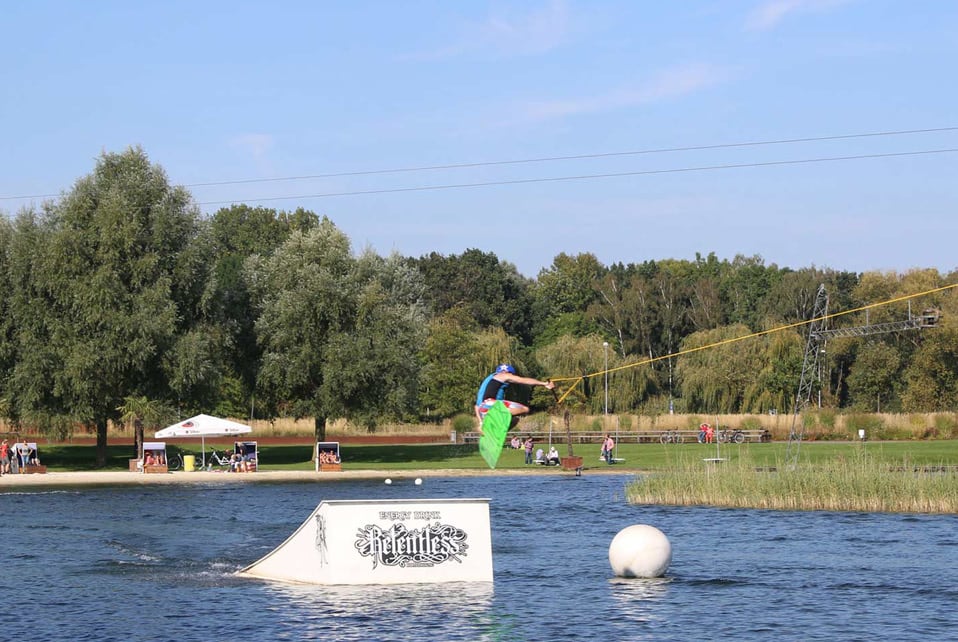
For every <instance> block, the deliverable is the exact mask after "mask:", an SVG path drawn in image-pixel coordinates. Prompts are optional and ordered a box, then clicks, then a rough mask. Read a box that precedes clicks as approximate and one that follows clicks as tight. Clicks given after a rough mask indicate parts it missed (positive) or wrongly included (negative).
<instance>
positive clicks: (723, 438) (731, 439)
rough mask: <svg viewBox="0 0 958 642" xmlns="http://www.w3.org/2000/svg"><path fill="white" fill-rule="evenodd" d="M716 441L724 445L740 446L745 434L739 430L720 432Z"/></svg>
mask: <svg viewBox="0 0 958 642" xmlns="http://www.w3.org/2000/svg"><path fill="white" fill-rule="evenodd" d="M718 440H719V441H720V442H722V443H723V444H724V443H735V444H741V443H744V442H745V433H744V432H742V431H741V430H737V429H736V430H720V431H719V432H718Z"/></svg>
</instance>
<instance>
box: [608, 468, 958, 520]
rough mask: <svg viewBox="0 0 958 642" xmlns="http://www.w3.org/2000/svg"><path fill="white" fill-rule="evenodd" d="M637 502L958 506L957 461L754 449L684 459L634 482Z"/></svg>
mask: <svg viewBox="0 0 958 642" xmlns="http://www.w3.org/2000/svg"><path fill="white" fill-rule="evenodd" d="M626 497H627V498H628V501H629V502H630V503H633V504H666V505H675V506H693V505H708V506H723V507H729V508H754V509H770V510H824V511H857V512H889V513H943V514H956V513H958V472H955V471H954V470H953V467H951V468H949V467H945V466H940V467H939V466H913V465H909V464H908V463H907V462H902V463H899V464H893V465H889V463H888V462H887V461H878V460H873V459H870V458H869V457H868V456H867V455H862V456H860V457H854V458H839V459H837V460H833V461H829V462H827V463H822V464H818V465H811V464H799V465H798V466H797V467H795V468H791V469H790V468H788V467H787V466H786V465H785V464H783V463H781V462H780V463H779V464H778V465H776V466H773V467H756V466H755V465H754V463H753V462H752V461H751V460H750V458H748V457H742V458H739V459H737V460H735V461H725V462H717V463H706V462H698V464H697V465H696V464H693V463H684V464H680V465H678V466H676V467H672V468H669V469H666V470H663V471H662V472H658V473H655V474H651V475H648V476H644V477H642V478H639V479H637V480H636V481H634V482H632V483H630V484H629V485H628V486H627V488H626Z"/></svg>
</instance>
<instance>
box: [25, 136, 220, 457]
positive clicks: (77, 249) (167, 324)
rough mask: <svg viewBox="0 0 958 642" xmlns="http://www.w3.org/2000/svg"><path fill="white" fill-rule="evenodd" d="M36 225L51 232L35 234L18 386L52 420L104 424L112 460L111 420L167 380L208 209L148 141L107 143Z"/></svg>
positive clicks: (102, 445) (44, 423) (100, 428)
mask: <svg viewBox="0 0 958 642" xmlns="http://www.w3.org/2000/svg"><path fill="white" fill-rule="evenodd" d="M25 228H26V229H28V231H30V232H31V233H34V234H39V233H40V232H42V237H43V241H44V242H43V244H42V245H41V244H38V243H33V244H30V245H31V246H32V247H33V249H34V251H35V254H34V255H33V256H32V257H31V258H30V262H31V264H30V266H29V267H30V271H29V273H24V274H23V276H22V279H23V282H22V283H21V286H22V287H23V288H25V289H24V290H23V293H22V294H21V295H20V296H21V297H22V299H23V301H22V303H27V304H28V305H21V304H19V303H18V304H17V305H16V306H15V310H14V311H13V315H14V322H15V323H16V324H17V325H18V326H21V325H22V327H23V328H24V330H23V332H21V334H20V336H19V339H18V341H17V342H16V350H17V365H16V372H15V373H14V374H13V376H12V377H11V379H12V383H13V386H12V387H11V393H12V394H14V395H15V400H14V402H15V405H16V407H17V408H18V411H19V412H20V413H21V414H22V415H23V416H26V417H31V416H32V417H35V418H37V420H38V421H40V423H41V425H40V428H41V430H46V431H48V432H49V431H52V430H54V429H55V428H56V426H62V425H63V424H64V422H65V421H69V422H77V423H81V424H84V425H87V426H91V427H95V429H96V436H97V450H96V458H97V464H98V465H100V466H102V465H104V464H105V462H106V446H107V426H108V423H109V422H110V421H111V420H117V419H119V416H120V412H119V411H118V410H117V408H119V407H120V406H121V405H122V403H123V400H124V398H125V397H127V396H129V395H131V394H146V393H153V392H154V391H160V390H163V389H164V375H163V370H162V364H161V359H162V355H163V353H164V352H165V351H166V350H167V348H169V347H170V346H171V345H173V344H174V342H175V340H176V337H177V333H178V331H179V330H180V329H181V327H182V326H181V323H184V322H188V321H189V319H190V317H191V313H192V310H188V309H185V308H186V307H187V306H188V302H189V301H192V300H195V298H196V297H197V296H198V292H200V291H201V290H202V288H203V281H204V279H203V276H202V265H203V262H202V257H201V256H200V253H198V252H196V251H195V248H194V247H192V243H193V241H194V240H195V238H196V236H197V234H198V211H197V210H196V208H195V207H194V206H193V205H191V202H190V196H189V194H188V193H187V192H186V191H185V190H184V189H182V188H177V187H173V186H171V185H170V183H169V181H168V180H167V177H166V174H165V173H164V171H163V170H162V168H160V167H159V166H157V165H153V164H151V163H150V162H149V160H148V159H147V157H146V154H144V153H143V151H142V150H140V149H129V150H127V151H126V152H124V153H121V154H115V153H104V154H103V155H102V156H101V157H100V158H99V159H98V161H97V163H96V167H95V169H94V171H93V173H92V174H90V175H88V176H85V177H83V178H81V179H79V180H78V181H77V182H76V184H75V185H74V187H73V189H72V190H70V191H69V192H67V193H65V194H64V195H63V197H62V198H61V199H60V200H59V202H57V203H55V204H53V205H51V206H50V207H49V208H48V209H47V211H46V212H45V213H44V214H43V216H42V217H41V220H40V225H39V226H36V225H33V226H25ZM38 345H39V346H41V348H42V349H40V350H36V348H37V347H38ZM21 387H22V388H21Z"/></svg>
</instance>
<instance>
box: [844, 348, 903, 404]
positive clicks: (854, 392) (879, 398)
mask: <svg viewBox="0 0 958 642" xmlns="http://www.w3.org/2000/svg"><path fill="white" fill-rule="evenodd" d="M900 368H901V355H900V353H899V351H898V350H897V349H896V348H895V347H894V346H891V345H889V344H887V343H884V342H883V341H867V342H865V343H863V344H862V345H861V346H860V347H859V349H858V354H857V356H856V358H855V365H854V366H852V368H851V374H849V375H848V390H849V395H850V397H851V403H852V405H853V406H854V407H856V408H859V409H861V410H872V411H876V412H881V411H882V410H885V411H886V412H887V411H894V410H898V409H899V407H900V406H899V400H898V381H899V378H900V377H899V370H900Z"/></svg>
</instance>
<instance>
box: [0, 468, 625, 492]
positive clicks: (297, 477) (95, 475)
mask: <svg viewBox="0 0 958 642" xmlns="http://www.w3.org/2000/svg"><path fill="white" fill-rule="evenodd" d="M552 474H562V475H568V476H575V471H571V470H562V469H561V468H559V469H543V468H541V467H539V468H534V469H501V470H480V469H462V468H445V469H430V470H377V469H364V470H345V471H339V472H316V471H312V470H265V471H263V470H261V471H256V472H255V473H216V472H212V473H211V472H206V471H194V472H182V471H177V472H172V473H155V474H154V473H140V472H128V471H100V472H48V473H42V474H37V473H32V474H27V475H22V474H9V475H3V476H2V477H0V494H2V493H4V492H6V491H7V490H8V489H35V488H69V487H78V486H79V487H92V486H162V485H170V484H173V485H204V486H206V485H212V484H248V483H270V482H273V483H281V482H300V483H301V482H315V483H323V482H331V481H341V480H348V479H386V478H389V479H392V480H394V481H403V480H414V479H416V478H417V477H418V478H427V477H531V476H535V475H552ZM612 474H617V475H618V474H621V475H637V474H639V471H638V470H635V469H621V468H615V467H609V468H608V469H606V468H592V469H583V470H582V475H583V476H585V475H612Z"/></svg>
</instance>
